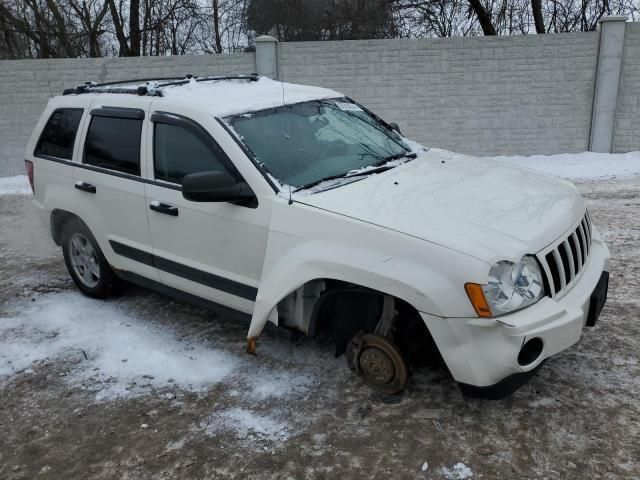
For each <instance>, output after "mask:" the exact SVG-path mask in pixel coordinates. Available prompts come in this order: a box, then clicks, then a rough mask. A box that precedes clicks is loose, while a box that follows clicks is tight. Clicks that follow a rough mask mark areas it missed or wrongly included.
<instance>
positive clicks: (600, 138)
mask: <svg viewBox="0 0 640 480" xmlns="http://www.w3.org/2000/svg"><path fill="white" fill-rule="evenodd" d="M626 21H627V17H626V16H624V15H612V16H609V17H604V18H602V19H601V20H600V22H599V23H600V50H599V52H598V66H597V72H596V88H595V93H594V98H593V114H592V118H591V138H590V139H589V150H590V151H591V152H603V153H611V151H612V146H613V133H614V132H613V129H614V125H615V121H616V106H617V103H618V88H619V86H620V75H621V72H622V55H623V50H624V30H625V22H626Z"/></svg>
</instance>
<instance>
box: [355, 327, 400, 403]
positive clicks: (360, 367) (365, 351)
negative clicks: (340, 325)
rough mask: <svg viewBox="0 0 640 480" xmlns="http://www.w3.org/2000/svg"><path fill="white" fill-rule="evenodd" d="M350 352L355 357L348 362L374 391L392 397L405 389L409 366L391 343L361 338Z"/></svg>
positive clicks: (379, 337)
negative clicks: (391, 395)
mask: <svg viewBox="0 0 640 480" xmlns="http://www.w3.org/2000/svg"><path fill="white" fill-rule="evenodd" d="M348 352H350V354H351V355H352V357H351V360H349V359H348V362H349V363H350V364H353V366H354V367H355V370H356V371H357V372H358V373H359V374H360V375H361V376H362V379H363V380H364V382H365V383H366V384H367V385H369V386H370V387H371V388H373V389H375V390H377V391H379V392H382V393H389V394H393V393H398V392H400V391H402V390H403V389H404V387H405V385H406V384H407V378H408V373H407V372H408V369H407V363H406V361H405V360H404V357H403V356H402V354H401V353H400V351H399V350H398V347H396V346H395V345H394V344H393V343H392V342H391V340H389V339H387V338H385V337H381V336H380V335H375V334H365V335H357V336H356V337H354V338H353V339H352V341H351V345H350V348H349V349H348Z"/></svg>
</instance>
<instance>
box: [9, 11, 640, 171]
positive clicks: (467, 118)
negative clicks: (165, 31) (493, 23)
mask: <svg viewBox="0 0 640 480" xmlns="http://www.w3.org/2000/svg"><path fill="white" fill-rule="evenodd" d="M609 20H610V21H618V22H619V21H620V17H617V18H615V19H613V18H610V19H609ZM618 25H620V24H618ZM624 30H625V33H624V36H622V35H619V38H620V40H619V41H622V39H624V50H623V52H622V68H621V74H620V76H621V78H620V82H619V84H620V88H619V97H618V101H617V102H615V101H614V102H613V105H614V107H613V108H614V110H615V122H610V123H611V125H612V126H611V127H609V128H608V130H607V129H606V128H605V129H604V130H605V133H604V135H605V137H606V135H609V141H610V143H611V139H613V150H614V151H617V152H624V151H631V150H640V24H631V23H627V24H625V29H624ZM605 32H606V30H605ZM600 35H601V34H600V33H599V32H591V33H575V34H558V35H528V36H513V37H493V38H491V37H468V38H448V39H411V40H409V39H404V40H362V41H343V42H304V43H283V44H279V45H278V48H277V54H274V51H275V50H274V49H275V46H274V45H269V44H268V42H269V39H268V37H263V38H262V39H261V40H260V42H259V44H258V47H259V48H258V55H259V56H260V55H262V58H260V59H259V60H261V61H259V62H257V67H256V54H253V53H240V54H233V55H197V56H181V57H178V56H176V57H151V58H149V57H143V58H128V59H124V58H110V59H61V60H20V61H0V176H5V175H14V174H16V173H21V172H23V169H24V167H23V165H22V159H23V156H24V147H25V143H26V141H27V139H28V137H29V135H30V133H31V129H32V128H33V125H34V123H35V122H36V120H37V118H38V116H39V115H40V113H41V112H42V109H43V108H44V105H45V103H46V101H47V99H48V98H49V97H51V96H53V95H58V94H60V93H61V92H62V90H63V89H64V88H65V87H72V86H75V85H77V84H79V83H81V82H84V81H87V80H92V81H98V82H100V81H110V80H119V79H127V78H141V77H150V76H170V75H182V74H186V73H193V74H199V75H202V74H248V73H252V72H255V71H256V68H258V71H259V73H270V74H273V72H275V74H276V75H279V76H280V77H281V78H283V79H284V80H287V81H292V82H299V83H306V84H311V85H319V86H323V87H329V88H333V89H336V90H339V91H342V92H344V93H346V94H347V95H349V96H351V97H353V98H354V99H356V100H358V101H360V102H362V103H364V104H366V105H367V106H369V107H370V108H372V109H373V110H374V111H376V113H378V114H380V115H381V116H382V117H383V118H385V119H387V120H388V121H396V122H398V123H399V124H400V127H401V128H402V131H403V132H404V133H405V134H406V135H408V136H409V137H412V138H415V139H416V140H418V141H421V142H424V143H426V144H429V145H433V146H436V147H442V148H448V149H451V150H456V151H460V152H465V153H471V154H484V155H497V154H534V153H543V154H551V153H560V152H580V151H585V150H588V149H589V148H590V144H589V142H590V132H591V131H592V130H593V129H592V122H594V123H593V124H594V125H596V122H598V118H599V117H600V115H598V114H597V112H594V111H593V104H594V92H596V88H595V87H596V82H597V83H598V89H597V91H598V92H600V93H604V94H607V93H611V92H610V88H609V87H612V86H613V85H617V83H616V82H612V81H611V80H607V81H606V82H604V81H603V80H602V79H603V78H607V79H609V78H610V75H609V76H604V75H601V76H600V77H599V78H596V77H597V74H596V72H597V70H598V65H600V66H601V67H602V66H603V65H604V64H603V63H602V59H600V60H599V45H600V43H601V41H600ZM603 38H606V34H605V37H603ZM261 52H266V53H264V54H261ZM601 55H602V52H600V56H601ZM274 58H277V59H278V64H277V65H275V64H273V59H274ZM618 63H620V62H618ZM603 68H604V70H607V68H606V66H605V67H603ZM603 68H601V70H602V69H603ZM609 73H610V72H609ZM614 98H615V97H614ZM605 113H608V114H609V118H611V117H610V112H605ZM614 124H615V125H614ZM614 128H615V129H614ZM600 130H602V129H600Z"/></svg>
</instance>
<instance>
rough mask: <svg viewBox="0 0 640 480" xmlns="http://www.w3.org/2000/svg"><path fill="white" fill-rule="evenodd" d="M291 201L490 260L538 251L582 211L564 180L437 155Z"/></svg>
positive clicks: (457, 156)
mask: <svg viewBox="0 0 640 480" xmlns="http://www.w3.org/2000/svg"><path fill="white" fill-rule="evenodd" d="M295 200H296V201H297V202H300V203H304V204H306V205H310V206H314V207H318V208H322V209H324V210H328V211H331V212H334V213H337V214H341V215H345V216H348V217H351V218H354V219H359V220H362V221H365V222H367V223H372V224H375V225H378V226H381V227H385V228H389V229H391V230H395V231H398V232H402V233H405V234H408V235H411V236H414V237H417V238H421V239H424V240H428V241H431V242H434V243H437V244H440V245H443V246H445V247H449V248H452V249H454V250H457V251H460V252H463V253H466V254H469V255H472V256H474V257H476V258H479V259H482V260H486V261H489V262H493V261H496V260H498V259H501V258H507V259H508V258H519V255H522V254H525V253H536V252H538V251H539V250H541V249H542V248H544V247H545V246H547V245H548V244H550V243H551V242H553V241H554V240H556V239H557V238H559V237H560V236H561V235H562V234H564V233H565V232H566V231H567V230H568V229H569V228H570V227H571V226H572V224H573V223H574V222H575V221H576V220H577V219H578V218H579V217H580V215H582V214H583V213H584V209H585V204H584V201H583V200H582V198H581V196H580V194H579V193H578V191H577V190H576V188H575V186H573V185H572V184H571V183H569V182H567V181H564V180H560V179H557V178H554V177H551V176H548V175H545V174H542V173H538V172H534V171H532V170H528V169H524V168H518V167H513V166H509V165H506V164H503V163H500V162H495V161H491V160H487V159H482V158H475V157H469V156H466V155H460V154H455V153H453V152H448V151H445V150H439V149H431V150H429V151H427V152H423V153H422V154H421V155H420V156H419V157H418V158H417V159H415V160H412V161H410V162H407V163H405V164H402V165H400V166H398V167H396V168H394V169H392V170H388V171H386V172H384V173H380V174H374V175H371V176H369V177H367V178H365V179H364V180H361V181H358V182H354V183H351V184H348V185H344V186H341V187H340V188H334V189H331V190H327V191H323V192H318V193H314V194H313V195H309V196H304V197H298V198H295Z"/></svg>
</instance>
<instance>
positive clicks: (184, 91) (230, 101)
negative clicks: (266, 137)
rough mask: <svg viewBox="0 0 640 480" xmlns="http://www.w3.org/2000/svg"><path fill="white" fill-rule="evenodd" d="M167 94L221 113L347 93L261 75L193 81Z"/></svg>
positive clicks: (254, 109) (170, 97)
mask: <svg viewBox="0 0 640 480" xmlns="http://www.w3.org/2000/svg"><path fill="white" fill-rule="evenodd" d="M162 93H163V97H162V98H166V99H168V100H171V101H179V102H184V103H190V104H192V105H194V106H195V107H197V108H201V109H202V108H205V107H206V110H207V111H209V112H210V113H212V114H213V115H216V116H218V117H226V116H228V115H235V114H239V113H245V112H252V111H257V110H264V109H265V108H274V107H280V106H282V105H283V103H284V104H293V103H299V102H307V101H311V100H321V99H325V98H336V97H344V95H343V94H342V93H339V92H335V91H333V90H328V89H326V88H320V87H311V86H308V85H298V84H295V83H286V82H278V81H275V80H271V79H270V78H266V77H260V79H259V80H258V81H247V80H223V81H216V82H196V81H193V82H190V83H188V84H186V85H180V86H178V87H166V88H163V89H162Z"/></svg>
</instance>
